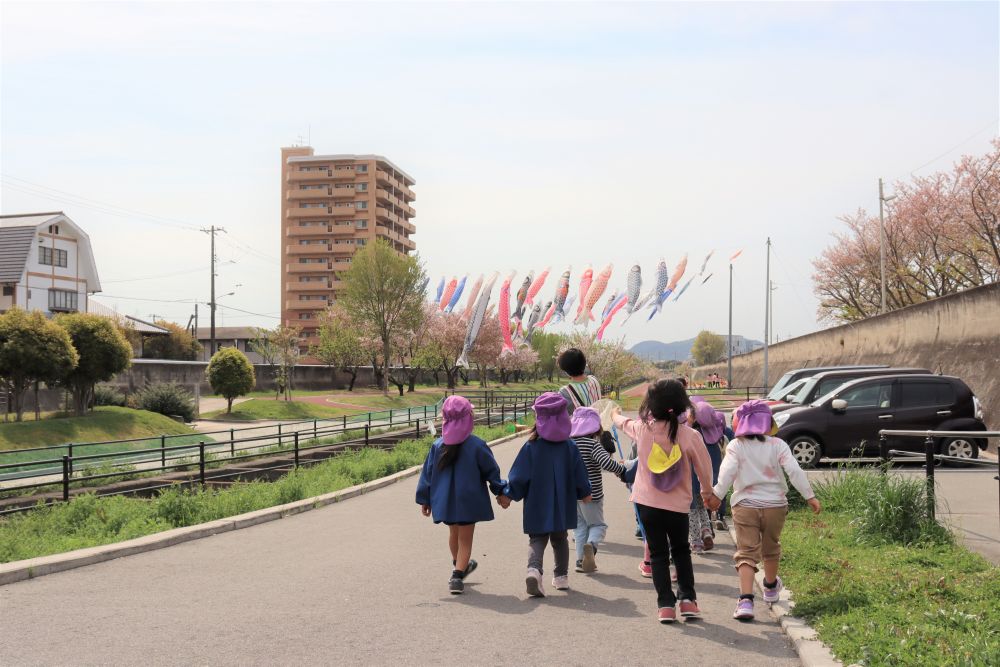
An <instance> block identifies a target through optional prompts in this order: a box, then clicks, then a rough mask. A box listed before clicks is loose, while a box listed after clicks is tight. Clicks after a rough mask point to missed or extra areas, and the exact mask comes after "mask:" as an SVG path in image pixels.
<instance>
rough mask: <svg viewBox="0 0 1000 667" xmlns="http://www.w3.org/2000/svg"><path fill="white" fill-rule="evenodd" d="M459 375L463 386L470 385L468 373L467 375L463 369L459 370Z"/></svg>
mask: <svg viewBox="0 0 1000 667" xmlns="http://www.w3.org/2000/svg"><path fill="white" fill-rule="evenodd" d="M458 375H459V377H461V378H462V384H464V385H468V384H469V375H468V373H466V372H465V371H464V370H462V369H461V368H459V369H458Z"/></svg>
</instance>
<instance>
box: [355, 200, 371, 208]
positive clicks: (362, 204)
mask: <svg viewBox="0 0 1000 667" xmlns="http://www.w3.org/2000/svg"><path fill="white" fill-rule="evenodd" d="M354 208H357V209H366V208H368V202H366V201H356V202H354Z"/></svg>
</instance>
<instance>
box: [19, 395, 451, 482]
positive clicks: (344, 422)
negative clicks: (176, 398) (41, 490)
mask: <svg viewBox="0 0 1000 667" xmlns="http://www.w3.org/2000/svg"><path fill="white" fill-rule="evenodd" d="M440 409H441V401H438V402H437V403H434V404H429V405H418V406H412V407H407V408H389V409H387V410H377V411H373V412H367V413H362V414H356V415H344V416H341V417H327V418H322V419H320V418H317V419H302V420H297V421H282V422H280V423H278V426H277V429H278V433H277V436H278V437H279V439H280V438H281V437H282V435H283V433H282V431H283V430H284V431H288V432H289V434H290V432H292V431H296V430H300V431H301V430H308V429H309V426H310V425H311V426H312V430H313V431H314V432H315V431H317V430H318V429H319V427H320V425H321V424H322V425H324V427H325V425H327V424H340V425H341V427H342V428H344V429H346V428H347V427H348V425H351V424H365V423H367V424H368V425H369V427H370V426H371V425H372V423H373V422H379V421H388V423H389V425H390V426H392V425H393V424H394V423H396V424H398V423H403V418H404V416H405V420H406V422H405V423H409V422H412V420H413V419H414V418H415V416H417V415H419V416H420V418H421V419H424V420H426V419H427V418H428V417H431V416H433V417H437V416H438V412H439V411H440ZM299 426H305V428H304V429H298V428H296V427H299ZM273 428H275V427H274V426H246V427H242V428H236V427H230V428H228V429H220V430H218V431H204V432H201V433H197V434H194V433H182V434H177V435H154V436H146V437H143V438H130V439H125V440H101V441H94V442H77V443H73V442H69V443H66V444H62V445H46V446H44V447H27V448H24V449H10V450H5V451H0V464H2V463H3V462H4V461H5V460H10V459H11V458H19V457H21V456H23V455H24V454H26V453H32V452H51V453H52V454H53V456H56V455H57V454H56V452H60V453H64V454H65V455H68V456H69V457H70V459H71V460H72V459H74V458H76V457H78V455H81V453H82V454H85V453H86V452H87V449H88V448H93V447H99V446H108V445H126V444H141V443H144V442H149V443H154V442H155V443H159V449H160V450H166V449H167V448H168V445H169V443H170V442H171V441H175V442H176V441H177V440H178V439H182V438H183V439H187V440H190V439H191V438H193V437H198V436H204V437H207V438H209V439H210V440H212V438H211V436H216V435H223V436H225V435H228V436H229V439H228V441H232V440H234V439H235V438H236V434H241V435H242V434H248V433H250V432H251V431H260V430H262V429H273ZM268 437H274V436H268ZM213 444H214V443H213ZM138 451H139V450H135V449H124V450H122V451H119V452H116V455H117V456H119V457H121V459H122V460H130V459H133V458H135V456H136V454H137V452H138ZM44 460H45V459H39V460H36V461H24V462H20V463H18V464H17V465H0V480H6V479H18V475H17V474H13V472H12V473H8V474H4V471H5V470H12V471H14V470H16V469H17V468H18V467H19V466H23V467H25V468H31V467H32V466H34V465H35V464H38V463H40V462H42V461H44ZM133 462H134V461H133ZM140 462H141V461H140ZM52 472H58V470H53V471H52ZM71 472H72V470H71Z"/></svg>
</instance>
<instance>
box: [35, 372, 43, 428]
mask: <svg viewBox="0 0 1000 667" xmlns="http://www.w3.org/2000/svg"><path fill="white" fill-rule="evenodd" d="M41 418H42V408H41V406H39V405H38V380H35V421H39V420H41Z"/></svg>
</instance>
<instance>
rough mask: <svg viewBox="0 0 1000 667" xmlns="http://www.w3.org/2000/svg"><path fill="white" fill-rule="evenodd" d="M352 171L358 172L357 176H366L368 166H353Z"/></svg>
mask: <svg viewBox="0 0 1000 667" xmlns="http://www.w3.org/2000/svg"><path fill="white" fill-rule="evenodd" d="M354 171H356V172H358V173H359V174H367V173H368V165H367V164H356V165H354Z"/></svg>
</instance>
